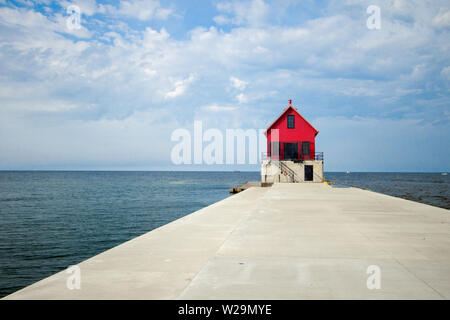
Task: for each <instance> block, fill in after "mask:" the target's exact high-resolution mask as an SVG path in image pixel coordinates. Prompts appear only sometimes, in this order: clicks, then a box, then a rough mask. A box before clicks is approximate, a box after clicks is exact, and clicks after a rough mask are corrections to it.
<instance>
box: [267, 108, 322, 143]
mask: <svg viewBox="0 0 450 320" xmlns="http://www.w3.org/2000/svg"><path fill="white" fill-rule="evenodd" d="M289 110H293V111H294V112H295V113H296V114H298V116H299V117H300V118H301V119H303V120H304V121H305V122H306V123H307V124H308V125H309V126H310V127H311V128H312V129H313V130H314V132H315V133H314V135H315V136H317V134H318V133H319V131H318V130H317V129H316V128H314V127H313V126H312V125H311V124H310V123H309V122H308V121H307V120H306V119H305V118H303V116H302V115H301V114H300V113H299V112H298V111H297V109H295V108H294V107H293V106H291V105H290V106H289V107H287V108H286V109H285V110H284V111H283V113H282V114H280V116H279V117H278V118H277V119H276V120H275V121H274V122H272V124H271V125H270V126H269V127H268V128H267V129H266V131H265V132H264V134H265V135H266V136H267V131H269V129H270V128H272V127H273V125H274V124H275V123H276V122H277V121H278V120H280V119H281V118H282V117H283V116H284V114H285V113H286V112H288V111H289Z"/></svg>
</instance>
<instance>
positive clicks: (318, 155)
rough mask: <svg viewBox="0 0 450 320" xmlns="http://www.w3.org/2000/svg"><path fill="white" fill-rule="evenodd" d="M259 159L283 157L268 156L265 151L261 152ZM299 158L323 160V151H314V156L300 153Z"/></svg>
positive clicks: (278, 157) (278, 158)
mask: <svg viewBox="0 0 450 320" xmlns="http://www.w3.org/2000/svg"><path fill="white" fill-rule="evenodd" d="M261 159H262V160H284V159H280V156H275V157H272V156H269V155H268V153H267V152H261ZM298 159H299V160H320V161H323V152H316V153H314V158H313V157H311V156H304V155H300V156H299V158H298Z"/></svg>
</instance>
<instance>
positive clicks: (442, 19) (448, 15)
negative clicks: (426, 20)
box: [433, 10, 450, 27]
mask: <svg viewBox="0 0 450 320" xmlns="http://www.w3.org/2000/svg"><path fill="white" fill-rule="evenodd" d="M433 25H434V26H436V27H450V10H447V11H445V10H441V11H440V12H439V14H437V15H436V17H434V19H433Z"/></svg>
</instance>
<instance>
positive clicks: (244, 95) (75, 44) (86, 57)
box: [0, 1, 450, 159]
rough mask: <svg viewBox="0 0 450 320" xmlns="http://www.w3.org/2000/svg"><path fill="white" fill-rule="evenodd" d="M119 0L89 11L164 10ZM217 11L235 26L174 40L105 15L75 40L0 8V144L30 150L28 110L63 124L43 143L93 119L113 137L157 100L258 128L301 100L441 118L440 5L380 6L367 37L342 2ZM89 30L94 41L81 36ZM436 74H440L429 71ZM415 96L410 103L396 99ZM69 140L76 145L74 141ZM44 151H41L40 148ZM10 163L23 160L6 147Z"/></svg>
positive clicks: (56, 20)
mask: <svg viewBox="0 0 450 320" xmlns="http://www.w3.org/2000/svg"><path fill="white" fill-rule="evenodd" d="M91 3H92V2H91ZM127 3H129V5H122V7H121V6H120V5H119V7H116V8H115V9H111V8H113V7H112V6H110V7H106V6H97V7H94V6H92V7H91V11H89V12H91V13H93V12H95V10H97V11H98V12H99V13H101V12H104V13H105V14H111V13H112V12H114V17H124V16H129V17H133V18H136V19H144V20H145V19H158V12H160V14H161V16H160V17H159V18H164V16H165V15H166V14H167V12H166V13H164V14H163V13H161V12H162V11H158V10H163V9H164V8H162V7H161V6H160V5H159V6H158V5H154V6H153V7H151V6H149V7H147V8H143V10H144V11H142V12H141V11H139V10H138V9H137V8H138V6H139V5H143V3H142V2H139V1H137V2H131V1H127ZM136 3H137V4H136ZM149 3H150V4H155V3H156V2H149ZM404 4H405V3H404ZM251 5H254V6H255V8H258V6H259V7H260V9H261V8H263V9H261V10H259V11H258V10H256V9H255V10H256V11H255V12H259V13H258V14H256V13H254V16H253V18H251V17H250V16H251V14H250V16H248V17H247V16H245V13H248V12H250V11H251V10H250V9H251ZM218 6H219V7H220V14H221V16H223V18H224V19H225V20H226V19H229V20H228V21H229V22H227V23H231V24H234V25H238V26H239V27H237V28H229V29H225V30H221V29H220V28H216V27H210V28H201V27H198V28H194V29H192V30H190V31H189V33H187V34H186V35H185V37H179V36H171V34H169V32H168V31H167V30H171V29H169V28H168V29H167V30H166V29H164V28H162V29H160V30H154V29H152V28H150V27H146V28H145V29H143V30H142V29H136V30H133V29H132V24H127V23H126V22H123V21H121V22H120V21H115V22H114V23H111V24H108V25H107V28H106V30H105V31H99V30H87V28H86V27H85V29H84V30H82V31H81V34H83V32H84V38H83V37H81V35H79V36H78V38H79V39H78V40H77V41H74V40H72V38H67V37H65V36H64V35H61V33H64V32H66V31H64V28H65V17H64V15H58V14H53V15H49V16H45V15H43V14H41V13H39V12H36V11H33V10H31V9H14V8H0V38H1V42H2V48H1V49H0V70H2V77H0V106H1V107H0V118H1V119H7V120H8V121H12V122H15V121H16V122H15V123H17V126H15V127H14V126H11V127H9V128H10V131H8V132H7V131H6V129H4V130H3V131H2V135H1V136H0V148H1V147H2V146H4V145H6V142H4V141H5V139H3V137H9V136H18V140H19V141H20V142H21V143H23V147H24V150H27V148H28V150H32V151H33V152H38V151H36V150H35V149H34V146H31V145H28V144H31V142H27V141H28V140H27V138H29V136H28V135H24V134H22V133H21V129H23V127H24V126H25V123H22V122H20V121H19V120H18V119H22V118H23V119H27V118H28V119H31V120H29V121H28V122H26V125H27V126H29V130H30V131H32V130H33V128H34V129H36V128H37V127H38V126H39V123H40V122H39V121H40V120H39V121H36V119H37V118H36V117H40V118H39V119H46V121H47V122H46V123H50V124H51V123H61V126H58V127H57V128H56V127H55V129H54V130H53V131H52V129H51V126H49V128H48V129H46V134H45V136H43V139H49V141H52V140H51V139H50V138H49V137H50V136H51V134H53V135H58V134H59V132H61V131H60V130H62V129H61V127H62V126H63V125H64V123H68V124H70V126H72V127H73V131H70V132H69V131H64V132H66V133H67V135H66V137H67V138H70V136H71V135H72V134H74V132H75V131H76V128H78V130H80V131H83V130H85V129H86V124H85V122H89V123H91V124H92V126H95V125H98V126H99V129H98V131H96V130H94V129H92V128H91V131H89V132H90V133H91V134H99V135H102V134H101V132H100V131H101V130H104V135H105V137H106V136H107V135H111V137H114V138H116V134H115V133H114V130H117V132H122V131H121V129H120V128H121V125H120V124H121V123H123V125H124V127H125V128H130V127H131V126H132V124H133V123H134V122H127V121H129V120H126V119H129V118H130V117H135V115H137V114H143V113H146V117H151V116H152V114H154V113H156V112H159V111H157V110H160V109H161V108H162V106H164V107H165V108H166V107H170V110H171V115H172V116H173V118H174V119H178V121H180V122H182V123H181V124H179V125H185V123H192V120H193V118H194V117H198V118H201V119H205V120H208V121H209V123H212V124H213V125H214V126H217V127H218V128H221V127H224V126H228V127H229V128H231V127H255V128H259V127H264V125H265V124H267V123H266V122H267V121H269V122H270V119H272V117H276V116H277V115H278V114H279V112H278V111H276V110H278V109H277V108H282V106H283V105H285V104H286V102H287V100H288V99H289V98H292V99H294V101H295V102H296V103H297V104H298V105H301V106H302V108H301V110H302V112H303V111H304V112H305V113H306V114H305V116H307V117H308V112H309V117H308V119H309V120H310V119H312V120H314V117H317V116H318V115H330V116H333V115H341V114H361V113H362V114H364V113H369V114H370V113H372V114H377V115H378V116H379V117H391V116H393V114H394V116H396V117H398V116H399V115H400V116H407V117H416V118H420V119H423V120H424V121H434V120H436V119H439V121H447V120H449V110H448V105H449V104H448V101H449V98H448V94H447V93H446V91H445V90H444V89H446V88H445V85H446V83H444V82H443V81H442V79H446V80H448V79H449V76H450V75H449V74H450V69H449V68H450V67H449V65H450V63H449V62H450V61H449V58H448V50H449V49H450V48H449V45H448V40H447V37H448V35H447V33H446V32H445V30H437V29H436V26H435V25H434V24H433V17H435V16H436V15H437V14H438V13H439V8H436V7H433V8H428V7H427V6H426V5H424V4H421V3H420V2H417V3H414V5H413V6H410V5H408V6H407V7H405V8H406V9H405V8H404V9H402V10H405V11H402V10H400V9H398V8H401V3H400V2H398V3H397V7H396V8H397V9H395V10H397V11H398V10H400V11H401V12H403V15H402V17H405V16H406V17H408V18H410V19H406V18H404V21H402V20H395V19H391V18H390V17H391V15H390V14H388V13H385V11H383V12H382V19H384V20H383V27H382V29H381V30H379V31H376V32H369V31H368V30H367V28H365V21H364V18H365V16H364V12H365V10H360V9H361V8H362V7H363V6H364V4H363V5H361V4H359V2H355V4H354V6H356V9H357V10H356V11H357V12H359V13H358V14H359V16H352V15H351V14H348V15H347V13H348V12H347V11H346V10H347V7H346V8H345V10H344V9H336V10H335V11H333V10H330V12H329V14H325V15H323V16H321V17H319V18H312V19H310V20H308V21H302V22H301V23H298V24H296V23H293V24H289V25H267V24H266V25H265V23H266V18H267V16H268V15H270V12H271V11H270V10H269V9H267V10H265V9H264V6H268V4H266V3H265V2H262V1H251V2H245V3H244V4H242V6H241V5H240V4H239V3H237V2H227V3H225V4H221V5H218ZM240 6H241V7H240ZM415 7H417V8H415ZM363 9H364V8H363ZM120 10H123V11H120ZM383 10H385V9H383ZM387 10H390V9H386V11H387ZM325 11H326V10H325ZM361 12H362V16H361ZM392 12H394V9H392ZM442 12H446V11H442ZM395 14H399V13H395ZM93 15H94V13H93ZM392 15H393V16H394V13H392ZM408 15H409V16H408ZM90 19H93V17H92V16H91V18H90ZM217 19H219V20H220V19H221V18H217ZM402 19H403V18H402ZM225 20H224V21H225ZM416 21H419V22H416ZM439 21H441V20H439ZM82 24H83V21H82ZM86 25H88V24H86ZM262 25H265V27H264V28H262V27H260V26H262ZM439 25H442V21H441V22H439ZM92 34H95V35H96V36H97V35H98V38H97V37H92V39H88V37H89V36H92ZM80 39H81V40H80ZM87 39H88V40H87ZM439 74H440V75H441V76H442V78H441V77H436V75H439ZM236 76H238V77H239V78H238V77H236ZM240 78H244V79H245V80H243V79H240ZM436 78H438V79H439V81H437V80H436ZM249 84H251V85H249ZM413 95H414V97H413V98H414V99H411V101H409V100H405V101H401V99H408V98H409V97H411V96H413ZM420 95H421V96H420ZM435 95H439V97H436V96H435ZM429 97H432V98H429ZM212 101H215V102H217V104H211V102H212ZM398 101H401V103H400V102H398ZM249 102H251V103H249ZM236 105H237V106H236ZM203 106H205V107H203ZM244 106H245V107H244ZM280 110H281V109H280ZM133 115H134V116H133ZM33 119H34V121H33ZM446 119H447V120H446ZM4 121H5V122H6V120H4ZM102 121H104V122H102ZM265 121H266V122H265ZM94 123H95V125H94ZM104 123H108V125H106V124H105V125H103V124H104ZM113 124H114V125H113ZM177 125H178V124H177ZM323 125H324V126H326V125H328V123H324V124H323ZM138 127H139V128H141V127H140V126H138ZM319 129H321V128H319ZM36 130H38V129H36ZM133 132H134V131H133ZM145 132H147V131H145ZM164 132H165V131H164ZM135 133H136V135H135V136H128V138H130V139H131V138H133V139H136V140H137V141H136V145H137V144H138V143H139V142H138V141H140V142H141V143H147V140H148V139H144V138H142V137H141V138H139V136H138V134H137V132H135ZM152 134H155V135H158V133H157V132H154V133H152ZM321 134H322V133H321ZM160 138H161V139H162V138H164V136H161V137H160ZM73 139H75V138H73ZM75 140H76V139H75ZM106 140H108V139H106V138H105V140H102V139H99V140H98V143H103V142H105V141H106ZM30 141H34V142H33V143H36V144H38V143H37V142H36V141H35V140H32V139H31V140H30ZM108 141H109V140H108ZM75 142H76V143H80V145H79V147H80V149H79V150H81V144H82V142H84V141H82V142H78V141H75ZM58 143H62V142H61V141H59V142H58ZM69 143H71V142H70V141H69ZM120 146H121V147H122V148H126V145H125V144H121V145H120ZM118 148H119V147H118ZM2 150H4V151H5V152H12V155H11V159H13V157H14V147H13V146H12V144H11V145H8V148H6V147H5V148H3V149H2ZM45 150H46V151H47V154H51V150H52V149H51V147H50V144H49V145H48V146H47V145H46V149H45ZM55 150H57V149H54V151H53V152H54V156H55V157H57V151H55ZM89 150H91V151H92V150H93V149H89ZM112 150H113V149H111V150H109V151H108V155H109V156H111V157H113V154H114V152H113V151H112ZM16 151H17V150H16ZM116 151H117V150H116ZM17 152H18V151H17ZM67 152H69V151H67ZM92 152H94V151H92ZM0 154H4V153H3V152H0ZM18 158H23V159H25V158H26V157H25V156H24V154H22V153H16V159H18ZM92 159H94V157H93V158H92ZM96 159H100V157H98V158H96Z"/></svg>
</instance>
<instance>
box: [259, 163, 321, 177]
mask: <svg viewBox="0 0 450 320" xmlns="http://www.w3.org/2000/svg"><path fill="white" fill-rule="evenodd" d="M280 163H283V164H284V166H286V167H288V168H289V169H290V170H292V172H293V173H294V175H293V176H291V175H290V174H289V173H287V174H286V175H284V174H283V172H282V171H283V170H282V169H281V167H280ZM307 165H309V166H313V181H306V182H308V183H311V182H315V183H322V182H323V160H303V162H294V161H290V160H273V159H271V160H263V161H262V163H261V182H265V183H276V182H280V183H292V182H302V183H305V166H307Z"/></svg>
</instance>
